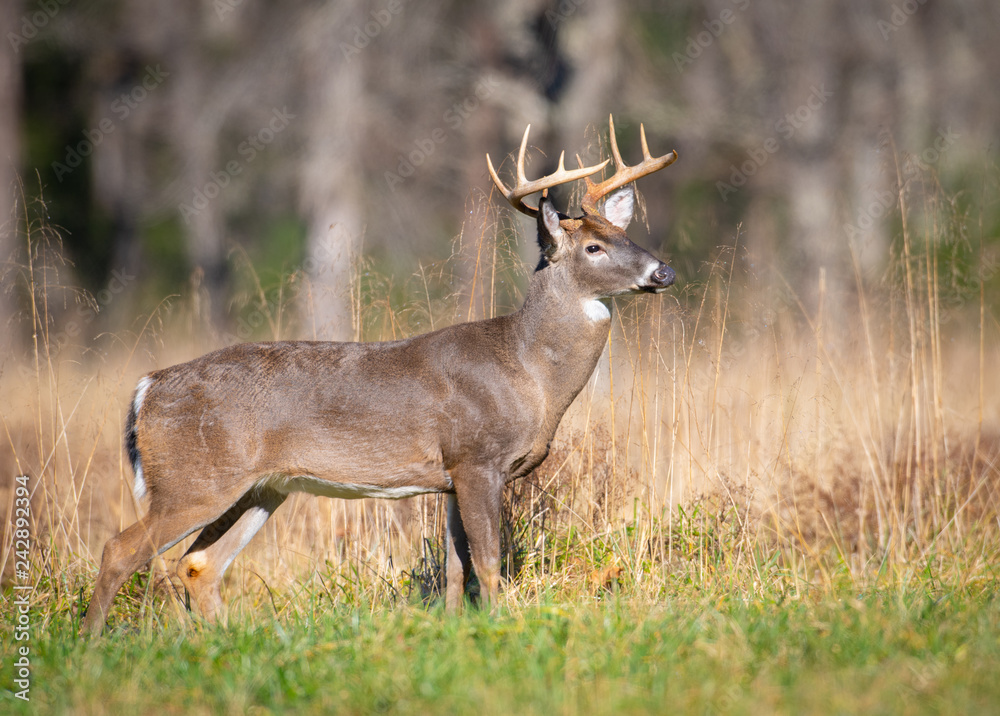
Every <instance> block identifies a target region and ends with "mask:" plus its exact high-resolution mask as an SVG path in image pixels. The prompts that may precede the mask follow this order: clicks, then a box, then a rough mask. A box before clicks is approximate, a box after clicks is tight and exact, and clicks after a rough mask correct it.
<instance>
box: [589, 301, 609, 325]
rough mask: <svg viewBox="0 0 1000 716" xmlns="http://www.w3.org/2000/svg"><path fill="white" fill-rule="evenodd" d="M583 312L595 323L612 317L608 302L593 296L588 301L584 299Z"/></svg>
mask: <svg viewBox="0 0 1000 716" xmlns="http://www.w3.org/2000/svg"><path fill="white" fill-rule="evenodd" d="M583 312H584V313H586V314H587V318H589V319H590V320H591V321H594V322H595V323H597V322H598V321H605V320H608V319H609V318H611V311H610V310H609V309H608V306H607V304H606V303H604V301H602V300H600V299H599V298H591V299H590V300H588V301H584V302H583Z"/></svg>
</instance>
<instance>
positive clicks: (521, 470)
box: [82, 118, 677, 636]
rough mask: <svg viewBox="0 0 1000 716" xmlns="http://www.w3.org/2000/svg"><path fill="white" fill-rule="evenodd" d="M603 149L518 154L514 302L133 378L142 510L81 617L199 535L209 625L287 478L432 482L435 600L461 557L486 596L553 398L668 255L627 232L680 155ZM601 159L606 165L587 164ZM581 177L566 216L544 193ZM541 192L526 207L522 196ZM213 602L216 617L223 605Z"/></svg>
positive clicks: (199, 605)
mask: <svg viewBox="0 0 1000 716" xmlns="http://www.w3.org/2000/svg"><path fill="white" fill-rule="evenodd" d="M609 125H610V145H611V157H609V158H607V159H605V160H604V161H603V162H600V163H598V164H595V165H593V166H584V163H583V162H582V161H581V160H580V159H579V156H577V160H578V163H579V165H580V166H579V168H578V169H572V170H567V169H566V168H565V165H564V159H565V152H563V153H562V154H560V156H559V163H558V167H557V169H556V171H555V172H554V173H552V174H549V175H546V176H543V177H542V178H540V179H536V180H533V181H529V180H528V179H527V177H526V176H525V168H524V163H525V150H526V147H527V145H528V134H529V132H530V131H531V125H528V127H527V128H526V129H525V131H524V136H523V138H522V140H521V145H520V148H519V150H518V154H517V162H516V168H515V177H514V179H515V180H514V183H513V186H512V187H510V188H508V187H507V186H506V185H505V183H504V182H503V181H501V179H500V177H499V175H498V173H497V171H496V169H495V168H494V166H493V162H492V161H491V160H490V158H489V155H488V154H487V156H486V162H487V168H488V171H489V174H490V177H491V178H492V180H493V182H494V183H495V185H496V187H497V189H498V190H499V192H500V193H501V194H502V195H503V197H504V198H505V199H506V200H507V201H508V202H509V203H510V204H511V206H513V207H514V208H515V209H516V210H517V211H519V212H521V213H523V214H525V215H527V216H529V217H532V218H534V219H535V220H536V224H537V233H538V245H539V248H540V254H541V256H540V259H539V262H538V265H537V267H536V268H535V270H534V272H533V273H532V274H531V277H530V279H529V282H528V286H527V290H526V294H525V298H524V301H523V304H522V305H521V307H520V308H519V309H518V310H516V311H514V312H513V313H509V314H506V315H501V316H497V317H493V318H488V319H485V320H479V321H472V322H467V323H459V324H455V325H451V326H449V327H446V328H442V329H440V330H436V331H433V332H430V333H424V334H421V335H416V336H414V337H411V338H407V339H404V340H396V341H391V342H367V343H366V342H360V343H352V342H320V341H275V342H260V343H243V344H236V345H232V346H229V347H226V348H222V349H220V350H216V351H214V352H211V353H208V354H206V355H204V356H202V357H200V358H196V359H194V360H191V361H189V362H187V363H182V364H179V365H174V366H171V367H168V368H163V369H160V370H155V371H153V372H151V373H149V374H147V375H145V376H143V377H142V378H141V379H140V380H139V381H138V385H137V386H136V389H135V392H134V394H133V396H132V400H131V402H130V404H129V406H128V411H127V415H126V419H125V428H124V448H125V452H126V454H127V458H128V461H129V463H130V464H131V466H132V469H133V472H134V483H133V493H134V495H135V497H136V500H137V502H138V503H139V504H141V503H142V502H146V503H148V504H147V509H146V512H145V515H144V516H143V517H142V518H141V519H139V520H138V521H137V522H135V523H134V524H132V525H131V526H129V527H127V528H126V529H124V530H123V531H122V532H121V533H119V534H118V535H116V536H114V537H112V538H111V539H109V540H108V542H107V543H106V545H105V547H104V552H103V554H102V557H101V564H100V569H99V572H98V575H97V580H96V582H95V585H94V592H93V596H92V598H91V600H90V603H89V605H88V608H87V612H86V616H85V617H84V621H83V625H82V627H83V631H84V632H85V633H88V634H90V635H94V636H96V635H99V634H100V633H101V632H102V631H103V629H104V626H105V623H106V622H107V618H108V615H109V612H110V609H111V605H112V602H113V600H114V598H115V595H116V594H117V593H118V591H119V589H120V588H121V586H122V585H123V584H124V582H125V580H126V579H128V578H129V577H130V576H131V575H132V574H133V573H135V572H136V571H138V570H139V569H140V568H141V567H142V566H143V565H145V564H147V563H148V562H149V561H150V560H151V559H153V558H154V557H156V556H157V555H160V554H163V553H164V552H165V551H166V550H167V549H169V548H170V547H172V546H173V545H175V544H177V543H178V542H180V541H181V540H183V539H185V538H186V537H188V536H189V535H191V534H194V533H195V532H196V531H198V530H200V533H199V534H198V535H197V536H196V538H195V539H194V541H193V543H192V544H191V546H190V547H189V548H188V549H187V551H186V552H185V553H184V555H183V556H182V557H181V558H180V560H179V562H178V564H177V573H178V576H179V577H180V580H181V582H182V583H183V585H184V587H185V589H186V590H187V592H188V595H189V596H190V599H191V603H192V605H193V606H194V607H195V608H196V610H197V612H198V613H199V615H200V616H201V617H202V618H203V619H204V620H205V621H206V622H209V623H211V622H214V621H216V620H217V619H218V618H219V616H220V613H223V602H222V597H221V591H220V584H221V581H222V577H223V574H224V573H225V572H226V570H227V569H228V567H229V566H230V565H231V564H232V562H233V560H234V559H235V558H236V556H237V554H239V552H240V551H241V550H242V549H243V548H244V547H246V546H247V544H248V543H249V542H250V540H251V538H252V537H253V536H254V535H255V534H256V533H257V532H258V531H259V530H260V529H261V527H263V525H264V523H265V522H267V520H268V519H269V518H270V517H271V515H273V514H274V512H275V510H277V509H278V508H279V507H280V506H281V504H282V503H283V502H284V501H285V499H286V498H287V497H288V495H289V494H291V493H293V492H306V493H311V494H313V495H319V496H326V497H339V498H372V497H375V498H389V499H399V498H404V497H412V496H415V495H421V494H428V493H444V494H446V495H447V518H446V530H445V532H446V536H445V539H446V545H445V548H446V559H445V609H446V611H448V612H453V611H456V610H458V609H460V608H461V606H462V605H463V602H464V599H465V589H466V582H467V581H468V580H469V578H470V576H471V573H472V571H473V570H474V571H475V574H476V576H477V577H478V579H479V584H480V597H479V599H480V602H481V606H482V608H485V609H489V608H490V607H491V605H494V604H495V603H496V600H497V595H498V589H499V581H500V516H501V515H500V513H501V503H502V496H503V490H504V487H505V486H506V485H507V484H508V483H510V482H512V481H513V480H517V479H518V478H521V477H524V476H525V475H527V474H529V473H530V472H531V471H532V470H534V469H535V468H536V467H538V466H539V465H540V464H541V463H542V461H543V460H545V458H546V456H547V455H548V453H549V447H550V445H551V442H552V439H553V437H554V436H555V434H556V429H557V428H558V426H559V423H560V420H561V419H562V417H563V414H564V413H565V412H566V411H567V409H568V408H569V406H570V404H571V403H572V402H573V400H574V398H576V396H577V394H578V393H579V392H580V391H581V390H582V389H583V387H584V386H585V385H586V383H587V382H588V380H589V379H590V377H591V375H592V374H593V373H594V370H595V368H596V366H597V364H598V361H599V359H600V357H601V354H602V353H603V351H604V348H605V345H606V343H607V342H608V339H609V335H610V328H611V316H612V313H611V311H612V304H613V301H612V299H613V297H615V296H621V295H626V294H641V293H652V294H659V293H662V292H664V291H665V290H666V289H667V288H668V287H669V286H670V285H671V284H673V283H674V280H675V273H674V271H673V269H671V268H670V267H669V266H667V264H665V263H663V262H662V261H660V260H659V259H657V258H655V257H654V256H653V255H652V254H650V253H649V252H648V251H646V250H645V249H643V248H641V247H639V246H638V245H636V244H634V243H632V241H631V240H629V238H628V236H627V235H626V232H625V231H626V228H627V227H628V225H629V223H630V221H631V219H632V216H633V213H634V209H635V203H636V194H635V190H634V187H633V184H634V182H635V181H636V180H638V179H640V178H642V177H644V176H647V175H649V174H652V173H653V172H656V171H659V170H661V169H663V168H664V167H666V166H669V165H670V164H672V163H673V162H674V161H676V159H677V153H676V151H672V152H670V153H668V154H665V155H663V156H660V157H653V156H651V155H650V152H649V148H648V146H647V143H646V131H645V127H643V126H642V125H640V139H641V146H642V154H643V158H642V160H641V161H640V162H639V163H638V164H636V165H634V166H628V165H626V164H625V162H624V161H623V160H622V157H621V154H620V152H619V149H618V144H617V140H616V137H615V127H614V119H613V118H609ZM612 160H613V161H614V165H615V166H614V172H613V173H612V174H611V176H609V177H608V178H606V179H604V180H603V181H594V180H593V179H591V177H593V176H594V175H595V174H597V173H598V172H601V173H602V175H603V170H604V169H605V167H606V166H607V165H608V163H609V162H611V161H612ZM580 180H583V181H584V182H585V194H584V196H583V199H582V201H581V209H582V214H581V215H580V216H576V217H570V216H568V215H566V214H562V213H560V212H559V211H558V210H557V209H556V208H555V206H554V205H553V202H552V200H551V199H550V198H549V196H548V190H549V189H551V188H553V187H556V186H559V185H563V184H568V183H571V182H577V181H580ZM537 193H541V196H540V198H539V200H538V201H537V205H535V206H532V205H529V204H528V203H526V201H525V200H526V199H527V198H528V197H530V196H531V195H533V194H537ZM223 616H224V614H223Z"/></svg>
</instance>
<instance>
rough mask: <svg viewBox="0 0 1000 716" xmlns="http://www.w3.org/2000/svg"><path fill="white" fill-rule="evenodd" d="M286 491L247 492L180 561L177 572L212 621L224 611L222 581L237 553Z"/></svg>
mask: <svg viewBox="0 0 1000 716" xmlns="http://www.w3.org/2000/svg"><path fill="white" fill-rule="evenodd" d="M285 497H286V496H285V495H283V494H281V493H279V492H276V491H274V490H272V489H271V488H267V487H262V488H254V489H252V490H250V491H249V492H247V493H246V494H245V495H243V497H241V498H240V499H239V501H238V502H237V503H236V504H235V505H233V506H232V507H230V508H229V509H228V510H227V511H226V513H225V514H224V515H222V517H220V518H219V519H217V520H216V521H215V522H213V523H212V524H210V525H208V526H207V527H205V529H204V530H202V532H201V534H199V535H198V538H197V539H196V540H195V541H194V544H192V545H191V547H190V548H189V549H188V551H187V552H186V553H185V554H184V556H183V557H182V558H181V560H180V562H179V563H178V565H177V574H178V575H179V576H180V578H181V581H182V582H183V583H184V586H185V588H186V589H187V590H188V593H190V594H191V597H192V598H193V601H194V603H195V604H196V605H197V609H198V613H199V614H201V615H202V616H203V617H204V618H205V619H207V620H208V621H210V622H213V621H215V620H216V618H217V617H218V616H219V615H220V613H222V616H223V618H224V617H225V613H224V611H223V609H222V606H223V604H222V595H221V593H220V592H219V585H220V584H221V583H222V575H223V574H225V572H226V569H227V568H228V567H229V565H230V564H232V562H233V560H234V559H235V558H236V555H238V554H239V553H240V551H241V550H242V549H243V548H244V547H246V546H247V544H248V543H249V542H250V540H251V539H253V536H254V535H255V534H257V531H258V530H260V528H261V527H263V526H264V523H265V522H267V520H268V518H269V517H270V516H271V515H272V514H274V511H275V510H277V509H278V507H280V506H281V503H282V502H284V501H285Z"/></svg>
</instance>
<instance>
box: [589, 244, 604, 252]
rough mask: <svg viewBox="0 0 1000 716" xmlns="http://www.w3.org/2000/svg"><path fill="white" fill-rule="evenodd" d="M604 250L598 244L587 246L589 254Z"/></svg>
mask: <svg viewBox="0 0 1000 716" xmlns="http://www.w3.org/2000/svg"><path fill="white" fill-rule="evenodd" d="M602 251H604V249H602V248H601V247H600V246H598V245H597V244H591V245H590V246H588V247H587V253H588V254H599V253H601V252H602Z"/></svg>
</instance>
